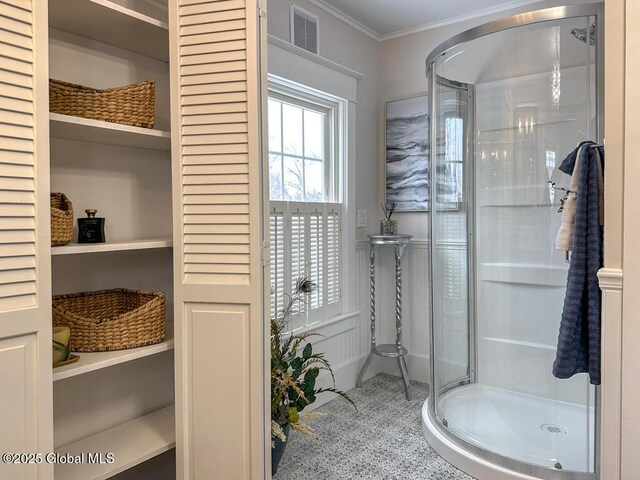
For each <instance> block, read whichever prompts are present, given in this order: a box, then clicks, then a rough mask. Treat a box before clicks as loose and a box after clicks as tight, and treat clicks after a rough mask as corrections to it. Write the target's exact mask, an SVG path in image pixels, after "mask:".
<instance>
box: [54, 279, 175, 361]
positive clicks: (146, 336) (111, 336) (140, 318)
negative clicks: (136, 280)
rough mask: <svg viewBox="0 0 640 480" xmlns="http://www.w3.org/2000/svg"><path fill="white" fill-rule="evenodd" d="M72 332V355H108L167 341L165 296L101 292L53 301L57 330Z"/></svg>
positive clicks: (136, 291)
mask: <svg viewBox="0 0 640 480" xmlns="http://www.w3.org/2000/svg"><path fill="white" fill-rule="evenodd" d="M62 325H66V326H68V327H70V328H71V340H70V342H69V345H70V349H71V351H74V352H106V351H111V350H125V349H128V348H135V347H142V346H145V345H152V344H154V343H160V342H162V341H163V340H164V334H165V330H164V326H165V295H164V292H148V291H144V290H127V289H124V288H117V289H114V290H100V291H97V292H84V293H74V294H72V295H58V296H55V297H53V326H54V327H57V326H62Z"/></svg>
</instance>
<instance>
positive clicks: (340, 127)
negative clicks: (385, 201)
mask: <svg viewBox="0 0 640 480" xmlns="http://www.w3.org/2000/svg"><path fill="white" fill-rule="evenodd" d="M272 95H273V96H274V97H276V98H277V96H278V95H283V96H284V97H285V98H286V97H294V98H298V99H300V100H301V101H302V102H306V103H308V104H310V105H312V106H316V108H318V107H320V108H328V109H330V111H331V112H332V115H331V117H332V118H331V128H330V129H328V130H327V133H328V135H327V141H328V142H329V143H330V144H332V148H327V152H331V157H332V161H331V162H330V163H331V169H330V175H331V177H332V180H333V181H332V182H327V183H325V185H327V184H329V185H332V188H333V191H332V192H331V196H330V197H329V200H327V202H326V203H339V204H341V205H342V212H341V215H340V229H341V232H342V233H341V235H340V258H341V262H340V271H339V278H340V283H341V284H340V306H339V309H338V310H337V311H332V312H330V314H329V315H325V316H323V317H322V318H321V319H319V320H318V319H313V321H311V320H310V321H308V324H306V325H304V326H302V327H300V328H302V329H308V328H310V327H312V326H315V325H319V324H323V323H325V322H326V321H330V320H331V319H334V318H336V317H338V316H340V315H344V314H345V313H347V312H348V311H350V310H353V307H354V305H355V298H354V297H353V296H354V295H355V292H356V288H355V285H351V283H350V282H349V280H350V279H353V277H352V275H351V274H350V269H349V268H348V266H349V265H352V264H353V262H354V261H355V256H354V255H355V244H353V245H351V242H350V241H353V240H354V238H353V235H354V234H355V223H354V224H353V225H350V224H349V222H348V218H350V217H351V213H352V209H353V208H354V205H355V190H354V191H353V192H349V191H348V185H352V188H355V184H354V182H353V172H352V169H353V167H354V165H355V151H354V150H353V146H354V145H355V122H354V120H355V117H354V116H353V115H354V114H355V104H354V103H353V102H350V101H349V100H347V99H344V98H341V97H338V96H335V95H332V94H330V93H326V92H322V91H320V90H317V89H315V88H311V87H308V86H305V85H301V84H299V83H296V82H293V81H290V80H287V79H285V78H282V77H279V76H277V75H273V74H269V75H268V97H270V96H272ZM350 129H352V131H351V130H350ZM270 202H271V200H270ZM274 202H280V200H274ZM312 203H313V202H312ZM269 211H271V208H270V209H269ZM351 226H353V227H354V231H351ZM350 246H351V247H353V248H349V247H350Z"/></svg>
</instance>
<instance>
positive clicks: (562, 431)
mask: <svg viewBox="0 0 640 480" xmlns="http://www.w3.org/2000/svg"><path fill="white" fill-rule="evenodd" d="M540 430H542V431H543V432H547V433H552V434H554V435H566V434H567V429H566V428H564V427H561V426H560V425H555V424H553V423H543V424H542V425H540Z"/></svg>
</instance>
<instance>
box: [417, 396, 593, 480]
mask: <svg viewBox="0 0 640 480" xmlns="http://www.w3.org/2000/svg"><path fill="white" fill-rule="evenodd" d="M427 403H428V402H425V404H424V407H423V410H422V417H423V430H424V433H425V436H426V438H427V440H428V441H429V444H430V445H431V446H432V447H433V448H434V449H435V450H436V451H437V452H438V453H439V454H440V455H442V456H443V457H444V458H445V459H447V460H448V461H450V462H451V463H453V464H454V465H455V466H457V467H458V468H460V469H462V470H464V471H466V472H467V473H469V474H470V475H473V476H475V477H477V478H479V479H480V480H485V479H486V480H497V479H516V478H517V479H529V478H539V476H534V475H533V474H534V473H535V472H536V470H537V469H536V468H532V469H531V476H527V475H524V474H516V473H514V472H513V471H510V470H508V469H503V468H501V467H499V466H497V465H496V464H494V463H491V462H488V461H486V460H483V459H481V458H480V457H479V456H475V455H473V454H472V453H470V452H468V451H467V450H466V449H462V448H460V447H458V446H457V445H454V444H453V442H452V441H450V440H449V439H448V438H446V436H445V435H443V434H442V432H440V431H438V428H437V427H436V426H435V424H434V420H433V419H432V418H431V415H430V413H429V409H428V406H427ZM439 405H440V409H439V412H440V413H441V415H442V418H443V420H446V425H447V428H446V430H448V431H449V432H451V433H453V434H454V435H455V436H457V437H459V438H461V439H462V440H464V441H466V442H468V443H470V444H472V445H475V446H477V447H480V449H482V450H484V451H487V452H491V454H497V455H498V456H502V457H507V458H508V459H513V460H516V461H517V462H514V464H515V463H520V462H524V463H527V464H530V465H532V466H534V465H535V466H543V467H547V468H550V469H554V470H559V469H562V470H564V472H562V473H564V474H565V475H566V474H568V473H569V472H567V470H569V471H574V472H576V473H577V472H589V471H591V472H592V471H593V453H592V452H594V445H593V437H594V435H593V434H592V431H593V430H592V429H593V428H594V409H593V408H590V409H589V415H588V416H587V414H586V413H587V412H586V409H587V407H585V406H581V405H576V404H571V403H563V402H558V401H552V400H547V399H544V398H541V397H535V396H531V395H525V394H521V393H517V392H513V391H509V390H503V389H499V388H494V387H488V386H483V385H478V384H472V385H465V386H461V387H457V388H455V389H453V390H450V391H449V392H447V393H445V394H443V395H442V396H441V397H440V401H439ZM503 460H504V459H503ZM496 463H497V462H496ZM503 463H504V462H503ZM506 463H508V461H507V462H506ZM550 473H551V475H550V476H549V478H554V477H556V476H555V475H554V473H557V474H560V475H562V473H561V472H560V471H557V472H550ZM565 475H562V476H564V478H590V476H589V475H585V474H582V475H580V474H577V475H575V476H572V475H570V476H569V477H566V476H565ZM556 478H560V477H556Z"/></svg>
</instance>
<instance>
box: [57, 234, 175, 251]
mask: <svg viewBox="0 0 640 480" xmlns="http://www.w3.org/2000/svg"><path fill="white" fill-rule="evenodd" d="M172 245H173V242H172V240H171V239H170V238H155V239H148V240H131V241H128V242H113V243H70V244H68V245H60V246H57V247H52V248H51V255H76V254H81V253H101V252H120V251H126V250H149V249H153V248H170V247H171V246H172Z"/></svg>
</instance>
